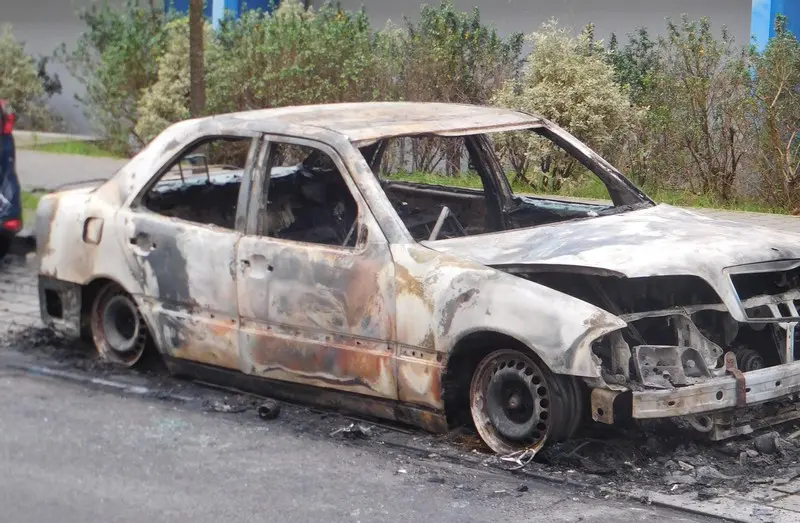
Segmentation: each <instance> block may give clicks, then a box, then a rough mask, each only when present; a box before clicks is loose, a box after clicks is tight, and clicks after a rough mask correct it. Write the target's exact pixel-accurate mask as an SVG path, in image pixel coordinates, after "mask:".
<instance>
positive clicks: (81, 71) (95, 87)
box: [58, 0, 167, 153]
mask: <svg viewBox="0 0 800 523" xmlns="http://www.w3.org/2000/svg"><path fill="white" fill-rule="evenodd" d="M78 16H79V17H80V19H81V20H82V21H83V22H84V23H85V24H86V26H87V28H86V31H85V32H84V33H83V34H82V35H81V36H80V37H79V39H78V42H77V46H76V47H75V49H72V50H67V49H66V47H65V46H62V48H61V49H60V51H59V53H58V56H59V58H60V59H61V60H62V61H63V62H64V63H65V64H66V65H67V67H68V69H69V71H70V72H71V73H72V75H73V76H74V77H75V78H77V79H78V80H79V81H80V82H81V83H82V84H83V85H84V87H85V89H86V92H85V94H84V95H82V96H80V97H78V100H79V101H80V102H82V103H83V104H84V106H85V108H86V110H87V116H88V117H89V119H90V121H91V122H92V123H93V124H94V125H95V126H96V127H97V130H98V131H99V132H100V133H101V134H102V135H103V136H104V137H105V138H107V139H108V143H109V145H110V146H111V147H112V148H114V149H115V150H117V151H118V152H121V153H125V152H128V150H129V149H130V148H132V147H136V146H140V145H142V144H143V143H144V141H145V140H144V139H143V138H142V137H141V136H139V135H138V134H137V133H136V131H135V126H136V122H137V121H138V119H139V112H138V109H139V104H140V99H141V97H142V95H143V94H144V92H145V91H146V89H147V88H149V87H150V86H152V85H153V84H154V83H155V81H156V80H157V78H158V63H159V58H160V57H161V56H162V55H163V54H164V50H165V42H166V32H165V29H164V28H165V22H166V18H167V17H166V16H165V15H164V14H163V13H162V12H161V11H159V10H157V9H154V8H152V7H149V8H148V7H142V6H140V4H139V2H138V1H137V0H126V2H125V5H124V6H123V7H122V8H120V7H118V6H112V5H109V3H108V1H107V0H105V1H103V2H102V3H97V4H92V6H91V7H88V8H85V9H83V10H82V11H80V12H79V14H78Z"/></svg>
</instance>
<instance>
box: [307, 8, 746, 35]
mask: <svg viewBox="0 0 800 523" xmlns="http://www.w3.org/2000/svg"><path fill="white" fill-rule="evenodd" d="M340 1H341V4H342V6H343V7H345V8H348V9H358V8H359V7H361V6H362V5H364V6H365V7H366V9H367V12H368V13H369V14H370V16H371V17H372V19H373V20H375V21H376V23H377V22H379V21H380V22H381V23H383V21H385V20H387V19H391V20H392V21H393V22H395V23H401V22H402V20H403V16H408V17H409V18H415V17H416V16H417V15H418V13H419V4H420V3H419V2H418V1H415V0H340ZM751 2H752V0H453V5H455V6H456V7H457V8H459V9H463V10H470V9H472V7H473V6H476V5H477V6H478V8H479V9H480V11H481V17H482V18H483V20H484V21H486V22H490V23H493V24H495V26H496V27H497V28H498V29H499V30H500V31H502V32H503V33H508V32H515V31H519V32H523V33H530V32H532V31H534V30H535V29H537V28H538V27H539V26H540V25H541V23H542V22H545V21H547V20H548V19H550V18H553V17H555V18H557V19H558V21H559V23H561V24H563V25H570V26H573V27H574V28H575V29H576V30H579V29H580V28H581V27H583V26H584V25H586V24H587V23H589V22H593V23H594V24H595V27H596V29H595V35H596V36H597V37H598V38H604V39H607V38H608V36H609V35H610V34H611V32H616V33H617V36H618V37H619V38H620V39H622V38H623V37H624V35H625V33H627V32H630V31H632V30H633V29H635V28H636V27H638V26H645V27H647V28H648V29H649V30H650V31H651V32H653V33H659V32H663V30H664V18H665V17H671V18H673V19H676V20H677V19H679V18H680V16H681V14H682V13H687V14H689V16H691V17H693V18H700V17H701V16H708V17H709V18H710V19H711V21H712V23H713V24H714V26H715V27H718V26H720V25H722V24H725V25H727V26H728V29H729V30H730V31H731V33H732V34H733V35H734V36H735V37H736V39H737V41H739V42H740V43H746V42H747V41H748V39H749V30H750V11H751ZM314 3H315V4H319V3H320V2H319V1H315V2H314ZM424 3H428V4H432V5H436V4H438V0H428V1H427V2H424Z"/></svg>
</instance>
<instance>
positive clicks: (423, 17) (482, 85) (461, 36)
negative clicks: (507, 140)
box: [399, 0, 523, 104]
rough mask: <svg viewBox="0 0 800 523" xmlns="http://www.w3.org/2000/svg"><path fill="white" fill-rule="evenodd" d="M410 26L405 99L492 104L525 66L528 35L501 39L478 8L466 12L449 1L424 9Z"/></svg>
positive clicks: (406, 40) (405, 51)
mask: <svg viewBox="0 0 800 523" xmlns="http://www.w3.org/2000/svg"><path fill="white" fill-rule="evenodd" d="M406 26H407V27H406V32H405V34H404V35H403V38H402V47H401V56H402V70H401V78H399V81H400V91H399V94H400V96H401V97H402V98H403V99H405V100H410V101H426V102H431V101H436V102H459V103H476V104H484V103H488V101H489V100H490V98H491V96H492V93H493V92H494V91H495V89H497V88H499V87H500V86H501V85H502V84H503V82H505V81H506V80H507V79H508V78H510V77H512V76H513V75H514V74H515V73H516V72H517V69H518V68H519V66H520V63H521V60H520V57H521V53H522V45H523V36H522V35H521V34H512V35H511V36H509V37H508V38H506V39H503V38H501V37H500V36H499V35H498V33H497V31H496V30H495V29H494V28H493V27H491V26H488V25H486V24H484V23H482V22H481V19H480V12H479V10H478V9H477V8H475V9H473V10H472V12H470V13H465V12H460V11H457V10H456V9H455V8H454V7H453V4H452V2H450V1H449V0H446V1H443V2H442V3H441V4H439V6H438V7H432V6H429V5H423V6H422V9H421V11H420V16H419V20H418V21H417V22H416V23H411V22H408V21H406Z"/></svg>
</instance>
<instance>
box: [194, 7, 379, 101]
mask: <svg viewBox="0 0 800 523" xmlns="http://www.w3.org/2000/svg"><path fill="white" fill-rule="evenodd" d="M216 43H217V46H218V52H217V53H216V55H215V56H214V57H212V58H211V60H210V65H209V68H208V74H207V77H206V79H207V91H208V107H209V109H210V110H211V111H212V112H227V111H238V110H248V109H261V108H266V107H279V106H286V105H299V104H313V103H331V102H347V101H368V100H372V99H376V98H378V93H377V92H375V88H374V83H375V82H374V79H375V78H376V76H377V75H379V73H378V70H377V63H378V60H377V59H376V57H375V53H374V45H375V39H374V35H373V31H372V29H371V28H370V25H369V20H368V18H367V16H366V14H365V12H364V11H363V10H362V11H359V12H355V13H353V12H348V11H344V10H342V9H340V8H338V7H335V6H333V5H331V4H325V5H323V6H322V7H320V8H319V10H317V11H313V10H308V11H305V10H304V9H303V8H302V6H301V5H300V4H299V2H298V1H297V0H286V1H284V2H281V5H280V7H279V8H278V9H277V10H276V11H275V12H274V14H272V15H270V14H268V13H263V12H261V11H249V12H245V13H242V14H241V16H240V18H239V19H238V20H234V19H227V20H225V21H223V23H222V24H221V26H220V28H219V31H218V33H217V35H216Z"/></svg>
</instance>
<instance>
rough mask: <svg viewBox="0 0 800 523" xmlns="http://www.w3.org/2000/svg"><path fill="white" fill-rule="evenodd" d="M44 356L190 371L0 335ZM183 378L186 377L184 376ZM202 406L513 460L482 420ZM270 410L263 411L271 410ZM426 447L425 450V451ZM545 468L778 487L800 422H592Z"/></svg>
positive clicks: (706, 485) (93, 365)
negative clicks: (452, 422)
mask: <svg viewBox="0 0 800 523" xmlns="http://www.w3.org/2000/svg"><path fill="white" fill-rule="evenodd" d="M0 348H6V349H8V348H12V349H15V350H18V351H20V352H24V353H26V354H28V355H33V356H35V357H36V358H37V359H38V360H40V361H41V362H42V363H43V364H56V365H58V366H61V367H62V368H63V367H70V368H73V369H78V370H81V371H85V372H87V373H92V374H93V375H97V374H100V375H104V376H109V375H116V376H119V375H120V374H121V373H122V374H126V373H127V374H135V375H137V376H141V377H146V378H148V379H149V380H153V382H154V383H156V384H157V385H156V386H160V387H163V388H164V389H174V388H175V387H178V386H180V382H181V380H179V379H177V378H172V377H170V376H168V375H167V373H166V371H165V370H164V369H163V368H162V369H159V368H152V367H150V368H148V369H147V370H144V371H140V370H139V371H137V370H133V369H123V370H121V369H119V368H118V367H116V366H113V365H110V364H107V363H104V362H102V361H100V360H99V359H98V358H97V357H96V355H95V352H94V351H93V350H92V348H91V346H89V345H88V344H78V345H77V346H76V344H75V342H71V341H70V342H67V341H65V340H64V338H62V337H60V336H59V335H58V334H56V333H53V332H52V331H50V330H48V329H42V328H32V327H29V328H24V329H20V330H17V331H14V332H12V333H11V334H9V335H7V336H6V337H5V339H2V340H0ZM176 384H177V385H176ZM193 390H194V391H195V392H197V391H200V392H199V393H198V394H199V395H200V396H201V399H200V400H199V401H200V407H201V408H203V409H204V410H207V411H212V412H219V413H247V414H248V415H252V416H254V417H255V416H258V417H261V418H262V419H265V420H271V419H274V418H276V417H278V415H280V422H281V423H285V424H287V425H288V426H290V427H291V428H292V429H293V430H296V431H298V433H302V434H304V435H309V436H312V437H321V438H331V437H333V438H337V439H341V440H342V441H343V442H347V444H364V445H385V446H387V448H391V446H392V445H395V446H400V447H413V448H415V449H416V450H417V454H418V455H420V456H422V457H423V458H425V457H427V458H431V457H434V458H442V457H447V456H449V458H450V459H459V460H464V461H470V462H473V463H475V464H485V465H489V464H493V465H495V466H497V467H499V468H504V469H507V470H510V469H512V468H514V467H511V466H510V464H509V463H508V462H503V461H502V460H501V459H500V457H499V456H496V455H494V454H492V453H491V451H490V450H489V449H488V448H486V446H485V445H484V444H483V442H482V441H481V439H480V438H479V437H478V435H477V434H476V433H475V431H474V429H471V428H469V427H461V428H457V429H454V430H453V431H451V432H450V433H448V434H446V435H443V436H442V435H430V434H427V433H423V432H420V431H415V430H408V429H407V428H405V427H402V426H395V425H393V424H387V423H376V422H374V421H373V420H367V419H364V418H353V417H349V416H343V415H341V414H339V413H336V412H332V411H324V410H319V409H314V408H309V407H304V406H296V405H285V406H284V408H283V409H282V408H281V404H280V403H278V402H275V401H274V400H269V399H264V398H260V397H257V396H253V395H250V394H246V393H239V392H238V391H235V390H224V391H223V390H220V389H219V388H215V387H213V386H212V387H208V386H207V384H198V385H197V386H196V387H195V388H194V389H193ZM262 411H263V413H264V414H263V415H262ZM420 453H421V454H420ZM526 469H527V471H528V472H533V473H535V474H538V475H544V476H553V477H561V478H563V477H565V476H569V477H572V478H574V479H575V480H576V481H577V482H579V483H582V484H585V485H591V486H593V487H596V488H597V489H598V492H599V491H600V490H605V489H607V488H616V489H619V490H622V491H628V490H633V489H646V490H651V491H659V492H664V493H673V494H682V493H689V492H696V493H697V496H698V499H701V500H702V499H709V498H714V497H717V496H722V495H726V494H730V493H732V492H739V493H746V492H751V491H753V490H754V489H756V488H759V487H775V488H778V489H780V487H781V486H782V485H786V484H788V483H790V482H793V481H794V480H795V479H798V478H800V423H798V422H793V423H787V424H784V425H782V426H777V427H773V428H771V429H768V430H764V431H760V432H756V433H753V434H750V435H747V436H740V437H738V438H734V439H730V440H726V441H723V442H712V441H704V440H702V439H700V437H699V436H697V435H696V433H694V432H692V431H689V430H686V429H682V428H680V427H679V426H677V425H674V424H671V423H670V422H669V421H659V422H650V423H646V424H638V425H632V426H630V427H628V428H627V429H626V430H621V429H618V428H610V427H606V426H601V425H590V426H589V427H587V428H585V429H584V431H583V432H582V433H581V434H579V435H578V437H576V438H574V439H572V440H569V441H567V442H563V443H556V444H552V445H548V446H546V447H545V448H544V449H543V450H541V451H540V452H539V453H538V454H537V455H536V456H535V459H534V460H533V461H532V462H530V463H529V464H527V465H526Z"/></svg>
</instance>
